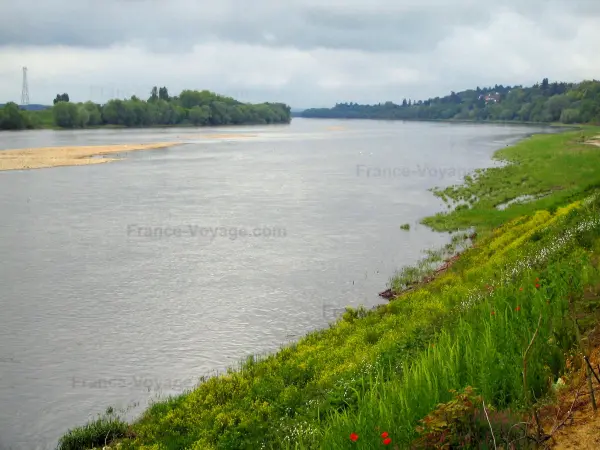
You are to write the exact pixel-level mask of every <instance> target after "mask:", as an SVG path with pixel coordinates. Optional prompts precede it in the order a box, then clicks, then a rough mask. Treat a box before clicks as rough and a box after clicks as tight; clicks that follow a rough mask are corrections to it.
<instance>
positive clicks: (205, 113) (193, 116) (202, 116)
mask: <svg viewBox="0 0 600 450" xmlns="http://www.w3.org/2000/svg"><path fill="white" fill-rule="evenodd" d="M188 118H189V120H190V122H191V123H193V124H194V125H196V126H199V125H206V124H207V123H208V121H209V120H210V107H208V106H206V105H203V106H198V105H196V106H194V107H193V108H192V109H190V110H189V113H188Z"/></svg>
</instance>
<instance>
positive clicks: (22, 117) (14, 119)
mask: <svg viewBox="0 0 600 450" xmlns="http://www.w3.org/2000/svg"><path fill="white" fill-rule="evenodd" d="M33 125H34V121H33V120H32V119H31V115H30V113H29V112H28V111H23V110H21V109H20V108H19V105H17V104H16V103H14V102H9V103H7V104H6V105H4V107H2V108H0V130H23V129H25V128H33Z"/></svg>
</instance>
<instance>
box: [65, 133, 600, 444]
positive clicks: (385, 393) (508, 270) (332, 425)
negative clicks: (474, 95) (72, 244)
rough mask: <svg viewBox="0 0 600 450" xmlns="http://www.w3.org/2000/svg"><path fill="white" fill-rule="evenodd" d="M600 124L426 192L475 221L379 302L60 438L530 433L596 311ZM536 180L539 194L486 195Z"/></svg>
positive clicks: (443, 223)
mask: <svg viewBox="0 0 600 450" xmlns="http://www.w3.org/2000/svg"><path fill="white" fill-rule="evenodd" d="M598 133H600V130H598V129H593V128H589V129H585V130H583V131H576V132H568V133H564V134H559V135H540V136H534V137H532V138H529V139H526V140H524V141H522V142H520V143H518V144H517V145H515V146H514V147H511V148H507V149H503V150H502V151H500V152H498V154H497V155H498V156H499V157H501V158H502V159H505V160H507V161H509V162H510V164H508V165H507V166H506V167H502V168H499V169H488V170H487V171H484V172H480V173H479V174H478V176H477V177H476V178H475V179H473V180H470V181H469V180H467V183H466V184H465V185H464V186H462V187H456V188H450V189H448V190H444V191H443V192H436V195H440V196H444V197H446V198H448V202H458V204H460V202H463V200H462V199H464V198H465V197H466V196H468V199H469V200H470V202H469V206H459V207H458V208H457V209H454V210H452V212H450V213H448V214H445V215H438V216H435V217H433V218H428V219H426V220H425V222H426V223H428V224H429V225H431V226H433V227H434V228H435V229H437V230H456V229H459V228H461V229H467V228H474V229H475V231H476V232H477V237H476V238H475V237H474V245H473V246H472V247H469V248H467V249H464V248H462V247H466V246H467V244H468V243H469V242H470V239H469V238H468V235H467V234H466V233H462V232H461V233H457V234H455V235H454V238H453V244H451V245H449V246H448V247H446V248H445V249H443V251H440V252H437V253H436V252H431V253H430V254H429V256H428V258H427V259H426V260H425V261H424V262H423V264H421V265H420V266H419V267H416V268H410V269H405V270H403V271H402V272H400V273H399V274H398V276H397V277H395V278H394V279H393V280H391V282H390V286H391V287H392V288H393V289H394V290H395V291H396V292H397V294H398V295H397V296H396V298H394V299H393V300H392V301H390V302H389V303H386V304H383V305H381V306H380V307H378V308H376V309H375V310H373V311H365V310H364V309H357V310H348V311H347V312H346V313H345V315H344V317H343V319H342V320H340V321H339V322H338V323H337V324H335V325H334V326H332V327H330V328H328V329H325V330H321V331H319V332H315V333H311V334H309V335H308V336H306V337H305V338H303V339H301V340H300V341H299V342H298V343H296V344H294V345H291V346H289V347H285V348H282V349H281V350H280V351H279V352H278V353H276V354H272V355H268V356H264V357H249V358H248V359H247V360H246V361H244V362H243V363H242V364H240V366H239V367H238V368H237V369H236V370H231V371H230V372H229V373H228V374H226V375H223V376H219V377H217V378H211V379H208V380H205V381H203V382H202V383H201V384H200V385H199V386H198V387H197V388H196V389H195V390H193V391H192V392H189V393H187V394H185V395H182V396H179V397H176V398H172V399H169V400H167V401H164V402H160V403H156V404H154V405H153V406H152V407H151V408H149V409H148V410H147V411H146V412H145V413H144V414H143V416H142V417H141V418H140V419H139V420H138V421H136V422H135V423H134V424H132V425H130V426H128V425H126V424H124V423H123V422H121V421H120V420H119V419H118V418H116V417H114V415H110V416H107V417H105V418H103V419H100V420H99V421H97V422H95V423H91V424H89V425H88V426H87V427H83V428H78V429H74V430H72V431H71V432H69V433H68V434H66V435H65V436H64V437H63V439H62V441H61V444H60V448H61V449H63V450H67V449H80V448H89V447H92V446H94V445H96V446H100V447H101V446H102V445H104V443H105V442H106V441H107V440H108V441H111V440H112V439H113V436H114V435H115V434H116V435H117V438H118V439H116V440H114V443H115V444H116V442H120V444H121V447H122V448H124V449H126V448H132V449H133V448H136V449H140V448H141V449H203V450H204V449H215V450H216V449H231V450H233V449H260V448H265V449H279V448H284V449H319V448H325V449H351V448H361V449H371V448H380V447H382V445H389V446H390V447H391V448H408V447H410V445H411V444H414V442H415V440H419V448H426V445H427V444H428V443H431V442H432V441H433V440H435V441H436V442H438V443H439V442H443V441H444V440H445V441H449V440H452V439H454V441H453V442H452V443H453V444H454V445H461V446H465V445H467V444H468V442H467V441H466V440H467V439H469V438H471V439H477V440H479V441H480V442H483V441H486V442H488V443H489V445H490V447H493V445H492V443H491V441H490V439H492V438H493V439H496V440H497V441H498V445H504V446H505V448H506V441H515V442H516V443H518V444H519V445H522V444H525V443H527V442H528V440H527V439H525V438H524V436H525V435H526V434H530V433H531V427H527V426H520V425H519V423H520V422H529V423H531V422H532V420H531V413H532V411H535V410H536V409H535V408H537V405H539V404H540V402H542V401H548V399H550V398H551V396H552V392H553V390H552V385H553V383H554V382H555V381H556V380H557V378H558V377H559V376H560V374H561V373H563V371H564V370H565V362H566V360H567V358H568V357H569V355H570V354H571V352H573V351H574V349H575V348H576V345H577V335H578V333H585V332H586V330H587V329H588V328H589V327H590V326H591V325H592V324H594V323H595V322H596V320H597V318H596V316H595V314H596V313H595V305H596V304H597V302H598V299H599V298H600V296H599V293H598V288H599V287H600V272H599V269H600V267H599V264H598V261H599V258H598V256H599V255H600V214H599V213H600V170H598V168H600V149H599V148H598V147H595V146H592V145H589V144H584V143H583V141H585V140H588V139H590V138H591V137H592V136H594V135H596V134H598ZM541 193H544V194H547V196H546V197H544V198H542V199H539V200H536V201H532V202H529V203H524V204H521V205H513V206H511V207H509V208H507V209H505V210H499V209H497V208H496V206H498V205H499V204H501V203H503V202H506V201H508V200H511V199H512V198H516V197H518V196H520V195H523V194H532V195H537V194H541ZM408 232H410V231H408ZM469 234H470V232H469ZM457 252H461V253H460V255H459V256H458V257H455V258H453V259H452V264H447V265H446V268H445V270H442V271H440V272H438V273H437V275H436V276H435V277H433V275H435V271H436V266H437V265H439V264H441V262H442V261H443V260H444V259H447V258H449V257H450V256H452V255H455V254H456V253H457ZM424 280H426V281H428V282H427V283H423V282H422V281H424ZM407 287H408V288H410V290H409V291H407V292H404V293H400V292H401V291H402V289H405V288H407ZM573 317H577V318H578V319H579V322H578V323H579V326H580V328H581V330H577V329H576V328H575V326H574V325H573V321H572V318H573ZM533 336H535V338H533ZM532 338H533V339H532ZM524 362H525V363H526V375H525V377H523V374H522V371H523V366H524ZM524 384H525V386H524ZM468 386H472V387H473V388H475V389H476V392H477V393H478V394H480V395H481V399H478V398H476V397H475V396H470V395H469V394H468V391H467V393H466V394H465V396H466V397H468V399H472V400H473V401H474V402H475V403H474V405H475V406H472V407H470V406H468V402H467V401H463V402H462V403H461V402H460V401H459V402H458V406H460V407H463V409H462V411H463V412H462V413H461V412H460V411H461V410H460V408H457V407H456V405H454V407H453V411H455V412H456V411H458V412H456V416H457V421H456V423H454V422H452V423H448V422H444V421H440V420H438V419H437V417H436V416H431V417H430V419H428V420H427V421H426V424H425V426H424V428H423V429H420V430H419V429H418V428H417V427H418V426H419V424H420V421H421V420H422V419H424V418H425V417H426V416H427V415H428V414H430V413H432V411H434V410H435V409H436V405H438V404H439V403H441V402H448V401H450V400H451V399H452V398H453V394H452V393H451V392H449V390H450V389H456V390H463V389H465V388H466V387H468ZM468 399H467V400H468ZM458 400H461V397H459V398H458ZM480 400H482V401H484V402H485V405H486V406H488V409H489V407H493V408H494V409H495V411H492V410H489V411H488V409H486V410H485V412H486V417H483V418H482V417H480V416H477V417H479V419H478V420H471V421H465V420H462V421H461V420H458V419H461V418H463V419H464V417H467V416H466V415H464V413H465V412H472V411H471V410H470V409H469V408H472V409H473V408H474V410H475V411H476V412H477V411H480V410H479V409H478V408H479V403H478V402H479V401H480ZM465 405H467V406H465ZM488 412H489V415H491V417H490V421H489V422H488V421H486V418H487V415H488V414H487V413H488ZM461 414H463V416H461ZM471 416H472V415H471ZM471 416H469V417H471ZM484 421H485V422H484ZM461 424H462V425H461ZM513 425H514V426H513ZM465 426H468V427H467V428H465ZM490 427H491V428H492V429H493V430H494V434H493V437H492V434H491V433H488V432H489V429H490ZM511 427H512V428H511ZM465 430H466V431H465ZM509 430H510V431H509ZM111 432H112V433H113V434H111ZM382 433H385V434H384V437H382ZM351 438H352V439H351ZM353 439H354V440H355V441H354V440H353ZM386 439H389V440H390V441H387V440H386ZM440 439H441V441H440ZM385 442H387V443H388V444H385ZM431 448H435V447H431Z"/></svg>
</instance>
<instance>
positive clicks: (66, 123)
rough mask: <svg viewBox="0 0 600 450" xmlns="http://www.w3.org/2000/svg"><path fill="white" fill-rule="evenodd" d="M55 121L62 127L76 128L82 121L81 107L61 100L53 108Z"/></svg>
mask: <svg viewBox="0 0 600 450" xmlns="http://www.w3.org/2000/svg"><path fill="white" fill-rule="evenodd" d="M52 114H53V116H54V123H55V124H56V125H57V126H59V127H62V128H74V127H76V126H79V124H80V123H81V122H80V120H79V117H78V115H79V108H78V107H77V105H75V104H73V103H68V102H63V101H59V102H57V103H56V104H55V105H54V107H53V108H52Z"/></svg>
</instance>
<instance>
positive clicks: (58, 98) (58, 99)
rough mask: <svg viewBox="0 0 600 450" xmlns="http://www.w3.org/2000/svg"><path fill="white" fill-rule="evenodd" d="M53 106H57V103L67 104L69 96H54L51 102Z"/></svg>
mask: <svg viewBox="0 0 600 450" xmlns="http://www.w3.org/2000/svg"><path fill="white" fill-rule="evenodd" d="M52 102H53V104H55V105H56V104H57V103H58V102H65V103H68V102H69V94H66V93H65V94H56V97H55V98H54V100H53V101H52Z"/></svg>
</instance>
